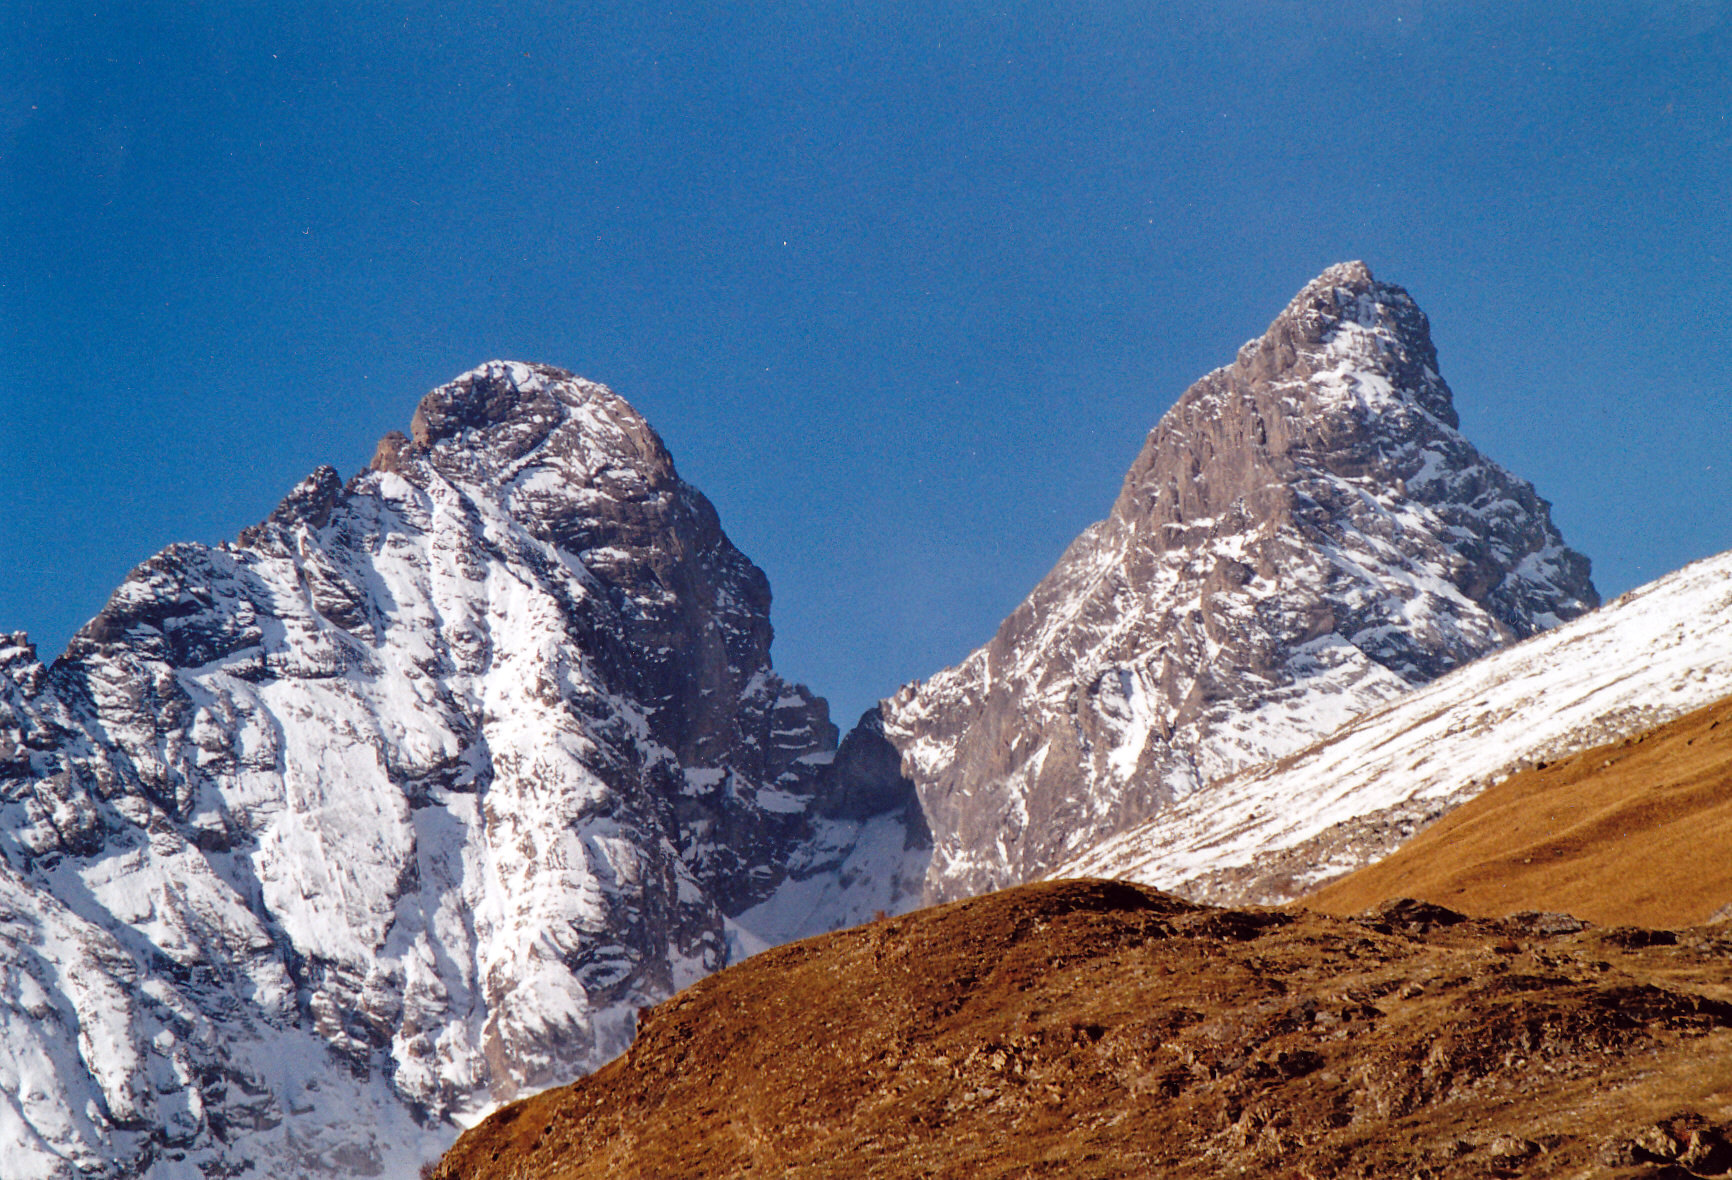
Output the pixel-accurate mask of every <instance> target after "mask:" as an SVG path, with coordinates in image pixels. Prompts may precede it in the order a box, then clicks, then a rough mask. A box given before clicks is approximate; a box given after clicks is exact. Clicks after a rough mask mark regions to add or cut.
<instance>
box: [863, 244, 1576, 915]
mask: <svg viewBox="0 0 1732 1180" xmlns="http://www.w3.org/2000/svg"><path fill="white" fill-rule="evenodd" d="M1457 426H1458V419H1457V417H1456V413H1455V409H1454V406H1453V404H1452V396H1451V393H1450V390H1449V387H1448V386H1447V385H1446V384H1445V383H1444V381H1443V379H1442V377H1440V376H1439V375H1438V372H1437V356H1436V351H1435V349H1434V348H1433V345H1432V342H1431V337H1430V332H1429V327H1428V324H1427V321H1426V318H1425V315H1424V314H1423V313H1422V312H1421V311H1420V310H1419V308H1418V307H1417V306H1416V305H1415V304H1414V302H1413V300H1412V299H1411V298H1410V297H1409V296H1408V294H1407V292H1405V291H1403V290H1402V289H1401V288H1399V287H1395V286H1391V285H1388V284H1384V283H1379V282H1376V281H1375V280H1374V279H1373V278H1372V276H1371V273H1370V271H1369V270H1368V269H1367V268H1366V267H1365V266H1364V265H1363V264H1362V263H1357V262H1354V263H1345V264H1342V265H1339V266H1335V267H1331V268H1330V269H1329V270H1327V271H1325V272H1324V273H1323V274H1322V275H1320V276H1319V277H1318V278H1317V279H1316V280H1314V281H1313V282H1311V283H1310V284H1309V285H1307V286H1306V287H1305V289H1304V290H1303V291H1301V292H1300V293H1299V295H1298V296H1297V297H1296V298H1295V299H1294V300H1293V302H1292V303H1291V304H1289V306H1288V307H1287V308H1286V310H1284V311H1283V312H1282V313H1281V314H1280V315H1279V316H1278V317H1277V318H1276V319H1275V321H1274V323H1273V324H1271V325H1270V327H1269V330H1268V331H1267V332H1266V333H1265V334H1264V335H1263V336H1262V337H1261V338H1260V339H1258V340H1253V341H1251V342H1250V343H1248V344H1246V345H1245V346H1244V347H1243V348H1241V349H1240V350H1239V354H1238V357H1237V359H1236V360H1235V361H1234V363H1233V364H1231V365H1229V366H1227V367H1226V368H1223V369H1218V370H1216V371H1215V372H1213V373H1210V374H1208V375H1207V376H1205V377H1204V378H1203V379H1202V380H1200V381H1198V382H1197V383H1196V384H1195V385H1194V386H1192V387H1191V389H1189V390H1188V391H1187V392H1186V393H1185V394H1184V396H1183V397H1181V398H1180V399H1179V401H1178V402H1177V404H1175V405H1174V406H1173V408H1172V409H1171V410H1170V411H1168V412H1167V414H1166V415H1165V416H1164V417H1162V419H1161V420H1160V422H1159V423H1158V424H1157V425H1156V427H1155V429H1154V430H1153V431H1152V432H1151V433H1150V435H1149V437H1148V440H1147V442H1146V443H1145V445H1144V447H1143V450H1142V452H1141V454H1140V455H1139V456H1138V458H1137V460H1136V462H1135V463H1134V464H1133V465H1132V467H1131V469H1130V472H1129V474H1128V475H1127V476H1126V478H1125V482H1124V486H1123V488H1122V490H1121V491H1120V493H1119V496H1118V499H1117V501H1116V502H1115V503H1114V505H1113V509H1112V512H1111V514H1110V515H1109V516H1108V517H1107V519H1106V520H1104V521H1102V522H1100V523H1099V524H1096V525H1093V526H1091V527H1090V528H1089V529H1088V530H1086V531H1085V532H1084V533H1083V534H1082V536H1080V537H1078V538H1077V540H1076V541H1075V542H1074V543H1073V544H1072V545H1071V547H1070V548H1069V549H1068V550H1067V551H1066V552H1065V554H1064V556H1063V557H1062V558H1061V559H1060V560H1059V563H1058V565H1057V566H1056V567H1055V568H1054V569H1053V570H1052V572H1051V573H1049V574H1048V575H1047V576H1046V578H1045V579H1044V580H1042V582H1041V583H1040V585H1039V586H1037V587H1036V588H1035V590H1034V592H1033V593H1032V594H1030V596H1029V597H1028V599H1027V600H1026V601H1024V602H1023V604H1022V605H1021V606H1019V607H1018V608H1017V609H1016V610H1015V611H1014V612H1012V614H1011V615H1010V617H1009V618H1007V619H1006V620H1005V621H1004V623H1003V625H1002V626H1001V627H1000V628H999V631H998V634H997V635H996V636H995V637H994V638H993V639H992V641H991V642H990V643H988V644H987V645H986V646H985V647H982V648H981V649H979V650H978V651H976V652H974V653H973V654H972V655H971V656H969V657H968V659H966V660H965V661H964V662H963V663H962V664H960V665H959V666H957V667H955V668H952V669H949V670H947V671H944V672H941V673H939V674H938V675H936V676H934V677H932V678H931V679H929V680H926V681H924V682H922V683H919V684H916V685H911V686H908V687H907V688H905V689H903V690H902V691H901V692H900V693H898V694H897V695H896V696H895V697H893V698H892V699H891V700H889V701H887V702H886V703H885V710H884V720H885V732H886V734H887V736H888V738H889V740H890V741H891V742H892V743H894V744H895V745H896V746H897V748H898V749H899V750H900V751H901V753H902V768H903V771H904V773H905V774H907V775H908V776H909V777H910V778H911V779H912V780H913V781H914V783H915V785H916V787H917V788H918V791H919V794H920V798H921V800H922V802H923V804H924V806H925V809H926V813H927V819H928V822H929V823H930V824H931V826H932V831H933V835H934V842H935V849H934V858H933V863H932V868H931V871H930V874H929V877H928V896H929V898H930V899H931V900H943V899H947V898H952V897H957V896H961V895H964V894H969V893H975V892H980V891H983V890H987V889H992V888H998V887H1002V886H1005V885H1010V884H1013V883H1016V882H1019V881H1025V880H1029V879H1032V878H1034V877H1036V876H1039V875H1040V874H1041V873H1042V872H1043V871H1044V870H1046V869H1049V868H1052V867H1054V866H1056V865H1057V864H1058V863H1060V862H1061V861H1063V860H1065V859H1067V858H1069V857H1071V856H1074V855H1076V854H1078V853H1079V852H1081V851H1082V850H1083V849H1085V848H1087V847H1089V846H1090V845H1092V844H1094V843H1095V842H1097V841H1099V840H1101V839H1103V838H1105V837H1107V836H1110V835H1111V834H1113V833H1114V832H1117V831H1120V830H1122V829H1124V828H1126V827H1129V826H1130V825H1132V824H1135V823H1137V822H1138V821H1140V820H1144V819H1146V818H1148V817H1149V816H1151V815H1153V814H1155V813H1156V812H1158V811H1159V810H1161V809H1162V808H1164V807H1165V806H1167V805H1168V804H1169V803H1170V802H1172V801H1173V800H1175V799H1179V798H1183V797H1186V796H1189V795H1191V794H1193V793H1195V792H1198V791H1203V790H1207V789H1208V785H1209V784H1210V783H1211V782H1214V781H1216V780H1218V779H1221V778H1223V777H1225V776H1227V775H1230V774H1233V773H1234V772H1236V771H1240V770H1243V769H1245V768H1247V767H1249V766H1253V765H1256V764H1259V763H1263V762H1267V761H1270V760H1272V759H1276V758H1279V757H1281V756H1283V755H1285V754H1288V753H1291V752H1293V751H1295V750H1297V749H1299V748H1301V747H1303V746H1305V745H1308V744H1309V743H1310V742H1312V741H1314V740H1316V739H1317V738H1319V737H1321V736H1323V735H1324V734H1325V733H1327V732H1329V731H1330V730H1333V729H1334V728H1335V727H1336V726H1338V725H1340V724H1342V723H1343V722H1345V721H1347V720H1348V719H1350V718H1351V717H1353V716H1355V715H1357V714H1359V713H1361V712H1363V711H1364V710H1366V709H1368V708H1370V707H1372V706H1375V705H1378V704H1380V703H1383V702H1385V701H1388V700H1390V699H1392V698H1393V697H1395V696H1397V695H1399V694H1402V693H1405V692H1406V691H1407V690H1408V689H1410V688H1411V687H1413V686H1415V685H1418V684H1421V683H1424V682H1426V681H1428V680H1431V679H1433V678H1434V677H1437V676H1439V675H1441V674H1442V673H1444V672H1447V671H1449V670H1451V669H1453V668H1455V667H1458V666H1459V665H1461V664H1463V663H1466V662H1468V661H1470V660H1473V659H1475V658H1477V657H1478V656H1480V655H1483V654H1485V653H1486V652H1488V651H1491V650H1493V649H1495V648H1498V647H1501V646H1503V645H1504V644H1507V643H1509V642H1511V641H1513V640H1518V639H1521V638H1524V637H1526V636H1529V635H1532V634H1534V633H1535V632H1537V631H1539V630H1542V629H1544V628H1547V627H1550V626H1553V625H1555V624H1556V623H1558V622H1560V621H1563V620H1566V619H1570V618H1573V617H1575V616H1577V615H1579V614H1581V613H1583V612H1585V611H1587V610H1589V609H1590V608H1592V607H1593V606H1595V605H1597V604H1598V601H1599V598H1598V595H1597V594H1596V592H1595V590H1594V587H1593V584H1592V582H1591V580H1590V578H1589V569H1588V562H1587V559H1586V558H1584V557H1582V556H1581V555H1580V554H1578V553H1575V552H1574V551H1572V550H1570V549H1569V548H1567V547H1566V546H1565V545H1564V542H1563V540H1562V538H1561V537H1560V536H1559V534H1558V532H1557V530H1556V529H1555V528H1554V527H1553V525H1552V523H1551V519H1550V515H1549V512H1548V505H1547V504H1546V503H1545V501H1543V500H1541V499H1540V498H1539V497H1538V496H1537V495H1536V494H1535V492H1534V490H1533V488H1532V487H1531V486H1530V485H1528V484H1527V483H1526V482H1524V481H1522V480H1520V479H1518V478H1516V477H1515V476H1513V475H1511V474H1510V473H1508V472H1507V471H1505V470H1504V469H1503V468H1501V467H1499V466H1498V465H1497V464H1496V463H1494V462H1492V461H1491V460H1490V459H1487V458H1486V457H1485V456H1484V455H1482V454H1480V452H1479V451H1478V450H1476V449H1475V448H1474V447H1473V445H1472V444H1471V443H1469V442H1468V441H1467V440H1466V439H1465V438H1464V437H1463V436H1462V435H1461V434H1460V432H1459V431H1458V430H1457Z"/></svg>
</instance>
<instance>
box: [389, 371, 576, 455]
mask: <svg viewBox="0 0 1732 1180" xmlns="http://www.w3.org/2000/svg"><path fill="white" fill-rule="evenodd" d="M576 380H578V379H577V378H575V377H574V376H573V375H572V374H571V373H568V372H566V371H565V370H564V369H556V368H554V367H553V366H552V365H530V364H524V363H523V362H521V361H488V362H487V363H486V364H484V365H479V366H477V367H476V368H473V369H471V370H469V372H467V373H464V374H462V375H460V376H459V377H457V378H456V379H455V380H453V381H449V382H447V383H446V384H444V385H441V386H440V387H439V388H437V389H435V390H433V391H432V392H431V393H429V394H427V396H425V397H423V398H422V399H421V404H420V405H418V406H416V407H415V416H414V417H413V418H412V419H411V420H410V423H409V434H410V436H411V437H412V438H413V439H414V440H415V441H416V442H417V443H419V444H420V445H422V446H432V445H433V444H435V443H438V442H442V441H444V440H445V439H448V438H453V437H456V436H458V435H460V434H462V433H463V432H465V431H472V430H477V431H486V430H490V429H492V428H494V427H497V426H502V425H506V424H508V423H520V422H528V421H533V420H535V419H537V418H543V419H545V418H547V417H548V413H549V411H550V410H552V408H553V407H552V402H553V400H554V398H555V396H556V395H555V392H554V387H556V386H562V385H568V384H570V383H571V382H574V381H576ZM584 384H588V383H587V382H584Z"/></svg>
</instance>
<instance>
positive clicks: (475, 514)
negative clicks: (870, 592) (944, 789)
mask: <svg viewBox="0 0 1732 1180" xmlns="http://www.w3.org/2000/svg"><path fill="white" fill-rule="evenodd" d="M769 608H770V589H769V585H768V583H767V581H766V579H765V577H764V575H763V573H762V571H760V570H759V569H758V568H757V567H756V566H754V565H753V564H752V563H751V562H750V561H748V560H747V559H746V558H745V556H744V555H742V554H741V553H740V552H739V551H738V550H737V549H735V548H734V546H733V545H732V543H731V542H729V540H728V538H727V537H726V535H725V534H724V533H723V532H722V529H721V526H720V523H719V522H718V520H717V517H716V513H715V510H714V509H713V507H712V506H711V505H710V503H709V502H708V501H707V500H706V499H705V498H704V497H703V496H702V495H700V494H699V493H698V492H697V491H696V490H695V489H693V488H691V487H690V486H688V485H687V484H685V483H684V482H682V481H681V480H680V478H679V477H678V475H677V474H676V473H675V470H674V466H673V462H672V460H671V459H670V458H669V456H668V453H667V451H666V449H665V448H664V447H663V445H662V443H661V440H660V439H659V438H657V437H656V435H655V432H654V431H653V430H651V429H650V427H649V425H648V424H647V423H646V422H645V421H644V420H643V419H642V418H641V417H640V416H639V415H638V414H637V413H636V412H635V411H633V410H632V409H631V407H630V406H628V405H627V404H626V403H625V402H624V401H623V400H621V399H620V398H619V397H617V396H616V395H614V394H613V393H612V392H611V391H609V390H607V389H606V388H604V387H602V386H600V385H596V384H593V383H590V382H587V381H583V380H581V379H578V378H575V377H573V376H571V375H570V374H568V373H564V372H561V371H559V370H557V369H552V368H547V367H544V366H534V365H522V364H513V363H499V362H495V363H492V364H489V365H486V366H483V367H482V368H480V369H477V370H475V371H474V372H471V373H468V374H465V375H464V376H462V377H460V378H458V379H457V380H456V381H454V382H452V383H451V384H449V385H446V386H443V387H441V388H440V389H437V390H435V391H433V392H432V393H431V394H429V395H428V396H427V397H426V398H425V399H424V400H423V401H422V403H421V405H420V408H419V409H418V410H417V411H416V413H415V416H414V420H413V423H412V426H411V431H410V434H409V435H403V434H398V433H393V434H391V435H388V436H387V437H386V438H385V439H384V440H383V441H382V442H381V444H380V447H379V451H378V454H377V456H376V457H375V459H374V462H373V464H372V468H371V469H370V470H368V471H366V472H363V473H362V474H360V475H358V476H356V477H355V478H354V479H352V480H350V481H349V482H348V483H347V484H346V485H345V484H343V482H342V481H341V480H340V478H339V477H338V475H337V473H336V472H335V471H333V470H332V469H330V468H328V467H326V468H320V469H319V470H318V471H316V472H314V473H313V474H312V475H311V476H309V477H308V478H307V479H306V480H305V481H303V482H302V483H301V484H300V485H299V486H297V487H296V488H295V489H294V490H293V491H291V492H290V493H289V495H288V496H287V497H286V498H285V499H284V500H283V502H282V504H281V505H280V506H279V507H278V508H277V510H276V511H275V512H273V513H272V514H271V516H270V517H269V519H267V520H266V521H264V522H263V523H261V524H259V525H257V526H255V527H253V528H251V529H248V530H246V531H245V532H244V533H243V534H242V535H241V537H240V538H239V541H238V543H236V544H232V545H222V546H218V547H216V548H209V547H206V546H202V545H175V546H171V547H170V548H168V549H166V550H164V551H163V552H162V553H160V554H158V555H156V556H155V557H153V558H152V559H150V560H149V561H147V562H145V563H144V564H143V565H141V566H140V567H139V568H138V569H137V570H135V571H134V572H133V573H132V574H131V576H129V577H128V578H127V580H126V581H125V583H123V584H122V585H121V586H120V588H119V589H117V590H116V591H115V593H114V595H113V597H112V598H111V599H110V601H109V603H108V605H107V606H106V607H105V608H104V609H103V611H102V613H101V614H99V615H98V616H97V617H96V618H95V619H93V620H92V621H91V622H90V624H89V625H88V626H86V627H85V628H84V629H83V630H82V631H81V632H80V633H79V634H78V635H77V637H75V638H74V640H73V641H72V643H71V645H70V646H69V648H68V650H67V652H66V653H65V655H64V656H63V657H62V658H61V659H60V660H58V661H56V662H55V663H54V665H53V666H52V667H51V668H45V667H44V666H43V665H42V664H41V663H40V661H38V660H37V658H36V655H35V652H34V651H33V650H32V649H31V648H30V647H29V646H28V643H27V641H26V640H24V638H23V637H22V636H13V637H10V638H9V639H5V640H0V915H3V916H0V1111H3V1112H4V1113H0V1158H4V1159H5V1160H6V1161H7V1164H6V1168H5V1169H4V1170H5V1171H6V1173H7V1175H8V1176H13V1175H19V1176H24V1175H28V1176H32V1177H38V1176H40V1177H62V1176H67V1177H70V1176H73V1175H87V1174H91V1175H116V1176H118V1175H127V1176H134V1175H143V1176H149V1177H152V1178H160V1180H167V1178H169V1177H176V1178H178V1177H182V1176H187V1177H191V1176H197V1175H201V1174H202V1175H208V1176H216V1175H235V1174H239V1173H240V1172H241V1171H243V1170H245V1169H247V1168H249V1167H250V1168H252V1169H254V1170H255V1171H254V1174H260V1175H266V1174H268V1175H283V1176H291V1175H314V1174H335V1175H381V1174H383V1175H406V1174H410V1173H412V1172H413V1170H414V1168H415V1166H416V1165H417V1164H418V1163H419V1162H420V1161H421V1160H423V1159H426V1158H428V1157H430V1156H431V1155H432V1154H435V1153H436V1152H437V1151H438V1150H439V1149H440V1148H441V1147H443V1146H444V1144H446V1143H448V1142H449V1140H450V1138H451V1137H452V1136H453V1135H454V1134H455V1126H454V1123H455V1122H456V1121H460V1120H465V1119H467V1118H469V1117H472V1116H473V1115H474V1114H475V1113H476V1112H478V1111H479V1110H481V1109H483V1108H485V1107H486V1106H487V1105H489V1104H490V1103H492V1102H494V1101H497V1100H501V1099H504V1098H508V1097H511V1096H512V1095H514V1094H517V1093H520V1092H522V1091H524V1090H527V1089H533V1088H536V1087H539V1086H543V1085H547V1084H551V1083H553V1082H556V1081H561V1082H562V1081H565V1080H568V1079H569V1078H570V1077H571V1076H573V1075H575V1074H578V1073H582V1072H586V1071H587V1070H589V1069H592V1068H594V1067H595V1066H596V1065H597V1064H599V1063H600V1062H602V1061H605V1060H606V1059H608V1058H609V1057H611V1056H613V1055H614V1054H616V1053H618V1052H619V1051H620V1050H622V1049H623V1048H624V1047H625V1046H626V1045H627V1044H628V1043H629V1042H630V1039H631V1037H632V1035H633V1031H634V1028H635V1020H636V1015H637V1011H638V1009H639V1008H640V1007H641V1006H643V1005H646V1004H650V1003H654V1002H657V1001H659V1000H661V999H663V998H665V997H667V996H668V995H671V994H672V993H673V992H674V991H675V990H677V989H678V988H680V987H682V986H684V985H686V984H688V983H690V982H692V981H693V980H695V979H697V978H699V977H700V976H702V975H704V974H706V973H708V972H711V971H714V970H716V969H717V968H719V967H721V966H722V965H723V964H724V963H725V962H726V961H727V959H728V957H729V954H730V947H734V946H739V945H755V943H754V941H753V940H754V939H756V940H757V941H758V942H762V941H768V940H770V939H772V938H776V937H786V936H792V935H795V934H803V933H810V932H815V931H818V930H823V929H828V928H830V927H832V926H834V925H837V924H840V923H841V922H842V921H844V920H846V918H847V915H849V914H852V913H854V912H857V911H859V910H862V909H864V910H865V911H867V912H868V913H870V912H871V911H873V910H876V909H901V908H905V907H906V906H907V905H908V904H910V903H911V902H912V901H913V900H914V899H915V898H916V897H917V896H918V893H917V891H918V882H919V880H920V877H921V874H922V873H923V871H924V868H925V862H926V859H927V857H928V855H929V849H928V845H927V844H926V843H924V842H923V841H925V840H926V835H925V830H924V827H923V825H921V824H920V823H919V822H918V815H919V813H918V805H917V804H915V803H914V801H913V793H912V787H911V785H910V784H908V783H907V782H906V781H905V780H901V779H899V778H898V777H897V776H896V774H895V761H896V759H895V757H894V754H891V755H890V756H888V757H886V756H885V755H884V753H883V749H882V748H877V749H876V753H874V749H875V748H874V747H873V746H872V743H871V742H870V741H869V740H867V739H864V738H863V739H858V740H856V741H855V742H854V743H853V745H852V746H851V747H850V754H849V757H848V758H846V759H845V760H844V765H845V766H846V768H847V773H846V774H845V775H839V774H838V773H837V772H836V771H835V770H833V769H832V762H833V760H834V759H835V754H836V736H837V735H836V729H835V727H834V726H833V725H831V723H830V721H829V717H828V710H827V707H826V706H825V703H824V701H823V700H822V699H821V698H818V697H815V696H813V695H812V694H811V693H809V692H808V691H807V690H806V689H805V688H803V687H801V686H799V685H795V684H790V683H788V682H786V681H783V680H782V679H780V678H779V677H778V676H777V675H776V674H775V672H774V671H773V669H772V667H771V663H770V654H769V653H770V641H771V627H770V622H769ZM877 742H878V747H882V746H883V739H882V737H879V738H878V739H877ZM863 743H864V744H863ZM911 820H912V822H911ZM862 857H863V858H864V860H863V861H862V860H861V858H862ZM868 869H869V870H870V871H868ZM789 891H791V892H793V893H795V894H799V895H800V896H802V897H820V898H821V899H822V900H823V901H824V902H825V904H824V905H822V906H819V905H813V906H808V907H807V908H805V909H803V910H801V911H800V912H798V913H796V914H789V913H787V912H785V911H786V910H787V905H786V904H785V902H784V903H782V904H781V905H780V908H779V909H776V913H777V923H778V924H777V925H776V926H775V928H774V929H773V930H771V929H767V928H764V927H763V923H761V922H755V921H754V919H753V918H752V917H751V915H752V914H753V913H754V912H758V911H760V910H761V907H763V906H765V905H767V904H768V905H771V906H772V908H773V909H775V908H776V906H777V899H778V898H784V897H785V895H786V894H787V893H788V892H789Z"/></svg>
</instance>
